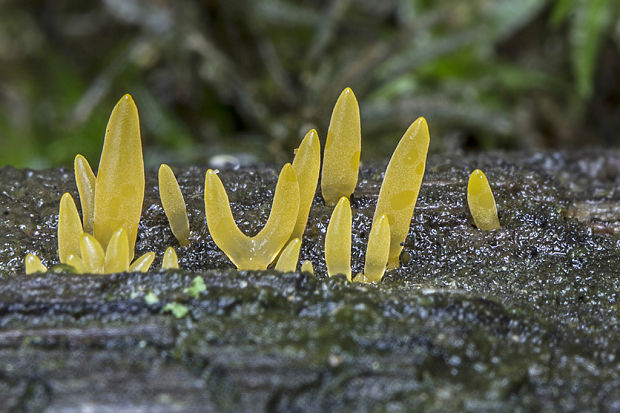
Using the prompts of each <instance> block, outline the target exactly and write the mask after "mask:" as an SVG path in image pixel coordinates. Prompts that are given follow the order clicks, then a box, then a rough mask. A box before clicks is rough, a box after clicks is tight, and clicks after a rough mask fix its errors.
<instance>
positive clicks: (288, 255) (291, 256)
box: [276, 238, 301, 272]
mask: <svg viewBox="0 0 620 413" xmlns="http://www.w3.org/2000/svg"><path fill="white" fill-rule="evenodd" d="M300 248H301V240H300V239H299V238H293V239H292V240H291V241H289V243H288V244H286V247H285V248H284V249H283V250H282V254H280V258H278V262H277V264H276V271H280V272H293V271H295V270H296V269H297V261H299V249H300Z"/></svg>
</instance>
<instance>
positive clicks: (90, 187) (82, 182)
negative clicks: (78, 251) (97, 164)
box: [73, 155, 96, 234]
mask: <svg viewBox="0 0 620 413" xmlns="http://www.w3.org/2000/svg"><path fill="white" fill-rule="evenodd" d="M73 170H74V173H75V183H76V185H77V188H78V193H79V194H80V204H81V206H82V217H83V218H84V219H83V223H84V232H88V233H89V234H92V233H93V222H94V218H95V181H96V179H95V174H94V173H93V170H92V169H91V167H90V164H89V163H88V161H87V160H86V158H84V157H83V156H82V155H76V157H75V160H74V161H73Z"/></svg>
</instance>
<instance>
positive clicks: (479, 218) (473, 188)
mask: <svg viewBox="0 0 620 413" xmlns="http://www.w3.org/2000/svg"><path fill="white" fill-rule="evenodd" d="M467 203H468V204H469V211H470V212H471V216H472V217H473V218H474V222H475V223H476V226H477V227H478V228H479V229H481V230H484V231H488V230H492V229H498V228H499V227H500V225H499V218H498V217H497V206H496V205H495V198H494V197H493V192H492V191H491V187H490V186H489V181H487V177H486V176H485V175H484V173H483V172H482V171H481V170H480V169H476V170H475V171H474V172H472V173H471V175H470V176H469V183H468V184H467Z"/></svg>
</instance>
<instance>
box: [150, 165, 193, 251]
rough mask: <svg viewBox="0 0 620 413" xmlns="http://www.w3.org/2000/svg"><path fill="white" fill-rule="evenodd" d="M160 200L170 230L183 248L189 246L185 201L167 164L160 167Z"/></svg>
mask: <svg viewBox="0 0 620 413" xmlns="http://www.w3.org/2000/svg"><path fill="white" fill-rule="evenodd" d="M158 178H159V198H160V199H161V204H162V205H163V207H164V212H165V213H166V217H168V223H169V224H170V229H171V230H172V233H173V234H174V237H175V238H176V239H177V241H179V244H181V246H186V245H188V244H189V219H188V217H187V208H186V207H185V199H183V194H182V193H181V188H179V183H178V182H177V179H176V177H175V176H174V172H172V169H170V167H169V166H168V165H166V164H162V165H161V166H160V167H159V173H158Z"/></svg>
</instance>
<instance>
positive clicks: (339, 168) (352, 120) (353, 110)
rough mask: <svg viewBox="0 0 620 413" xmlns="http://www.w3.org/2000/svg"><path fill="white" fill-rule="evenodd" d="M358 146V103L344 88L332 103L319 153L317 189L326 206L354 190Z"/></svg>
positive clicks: (359, 142)
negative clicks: (322, 144) (318, 183)
mask: <svg viewBox="0 0 620 413" xmlns="http://www.w3.org/2000/svg"><path fill="white" fill-rule="evenodd" d="M361 145H362V133H361V126H360V110H359V106H358V104H357V99H356V98H355V94H354V93H353V91H352V90H351V89H350V88H346V89H344V90H343V91H342V93H341V94H340V97H339V98H338V100H337V101H336V105H335V106H334V111H333V112H332V117H331V120H330V122H329V129H328V130H327V140H326V141H325V151H324V153H323V170H322V171H321V192H322V194H323V199H324V200H325V203H326V204H327V205H335V204H336V202H338V200H339V199H340V197H343V196H346V197H349V196H351V194H352V193H353V191H354V190H355V186H356V185H357V174H358V170H359V163H360V153H361Z"/></svg>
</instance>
